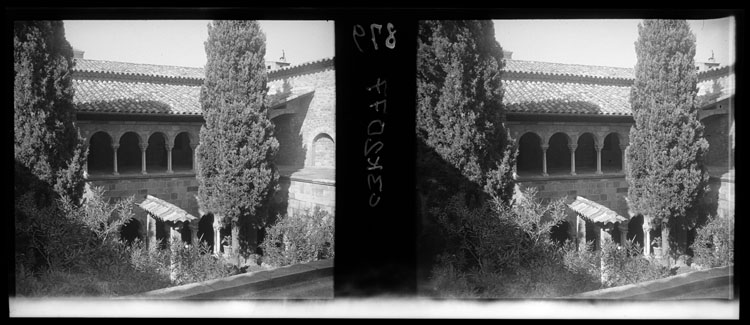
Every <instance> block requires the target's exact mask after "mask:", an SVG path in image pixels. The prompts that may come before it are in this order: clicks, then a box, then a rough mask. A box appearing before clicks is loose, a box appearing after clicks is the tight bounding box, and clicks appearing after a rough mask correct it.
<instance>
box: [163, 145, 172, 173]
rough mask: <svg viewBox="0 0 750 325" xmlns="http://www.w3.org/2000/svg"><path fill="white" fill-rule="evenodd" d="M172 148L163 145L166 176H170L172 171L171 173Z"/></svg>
mask: <svg viewBox="0 0 750 325" xmlns="http://www.w3.org/2000/svg"><path fill="white" fill-rule="evenodd" d="M173 147H174V146H172V145H170V144H167V143H165V144H164V148H165V149H167V174H172V173H174V171H172V148H173Z"/></svg>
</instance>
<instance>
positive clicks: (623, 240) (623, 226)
mask: <svg viewBox="0 0 750 325" xmlns="http://www.w3.org/2000/svg"><path fill="white" fill-rule="evenodd" d="M628 225H629V222H628V221H623V222H620V225H619V226H618V227H617V229H618V230H620V245H622V246H623V247H624V246H625V245H626V244H627V241H628Z"/></svg>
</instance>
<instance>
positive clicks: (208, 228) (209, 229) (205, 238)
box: [196, 213, 214, 252]
mask: <svg viewBox="0 0 750 325" xmlns="http://www.w3.org/2000/svg"><path fill="white" fill-rule="evenodd" d="M213 224H214V215H213V214H211V213H209V214H204V215H203V216H202V217H201V220H200V221H198V233H197V234H196V235H197V236H196V237H197V238H198V240H199V241H201V242H205V243H206V245H207V246H208V247H209V251H211V252H212V251H213V247H214V226H213Z"/></svg>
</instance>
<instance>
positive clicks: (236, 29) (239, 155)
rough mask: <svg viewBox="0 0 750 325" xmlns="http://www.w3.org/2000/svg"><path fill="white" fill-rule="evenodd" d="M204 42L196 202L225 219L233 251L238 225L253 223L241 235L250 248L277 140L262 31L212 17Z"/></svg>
mask: <svg viewBox="0 0 750 325" xmlns="http://www.w3.org/2000/svg"><path fill="white" fill-rule="evenodd" d="M205 47H206V54H207V57H208V61H207V63H206V69H205V71H206V77H205V81H204V84H203V87H202V88H201V95H200V101H201V106H202V109H203V117H204V119H205V120H206V123H205V125H203V126H202V127H201V131H200V146H199V149H198V162H199V164H198V165H199V169H198V175H197V179H198V184H199V187H198V200H199V203H200V204H201V207H202V209H203V210H204V211H207V212H211V213H213V214H214V217H215V218H219V220H221V222H222V223H223V224H226V223H231V225H232V251H233V254H235V255H236V256H239V255H237V254H238V253H239V230H240V227H243V228H244V227H245V226H249V227H251V228H252V229H253V231H251V232H250V233H249V234H247V235H248V238H247V239H248V242H249V243H250V245H252V246H253V247H252V248H254V246H255V245H256V243H255V240H256V237H255V236H254V234H255V230H257V229H258V228H259V227H260V226H262V225H263V222H264V220H265V217H266V216H265V214H264V213H263V211H264V209H265V206H266V205H265V204H266V203H267V202H268V199H269V198H270V197H271V195H272V194H273V190H274V188H275V186H276V183H277V180H278V173H277V172H276V170H275V168H274V166H273V165H272V162H273V160H274V158H275V156H276V153H277V151H278V147H279V144H278V142H277V141H276V139H275V138H274V136H273V124H272V123H271V121H270V120H269V119H268V116H267V114H266V111H267V107H266V106H265V105H264V103H265V100H266V91H267V87H266V83H267V76H266V71H265V60H264V57H265V54H266V45H265V35H264V34H263V32H262V31H261V30H260V25H259V24H258V23H257V22H256V21H221V20H220V21H214V22H213V23H210V24H209V26H208V40H207V41H206V43H205ZM216 245H218V243H216Z"/></svg>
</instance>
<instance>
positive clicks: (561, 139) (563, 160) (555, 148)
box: [547, 133, 570, 175]
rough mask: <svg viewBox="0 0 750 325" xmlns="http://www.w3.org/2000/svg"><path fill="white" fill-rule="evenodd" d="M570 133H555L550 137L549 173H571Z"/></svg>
mask: <svg viewBox="0 0 750 325" xmlns="http://www.w3.org/2000/svg"><path fill="white" fill-rule="evenodd" d="M569 143H570V142H568V135H567V134H565V133H555V134H554V135H552V137H550V138H549V149H547V173H548V174H550V175H552V174H569V173H570V149H569V148H568V144H569Z"/></svg>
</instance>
